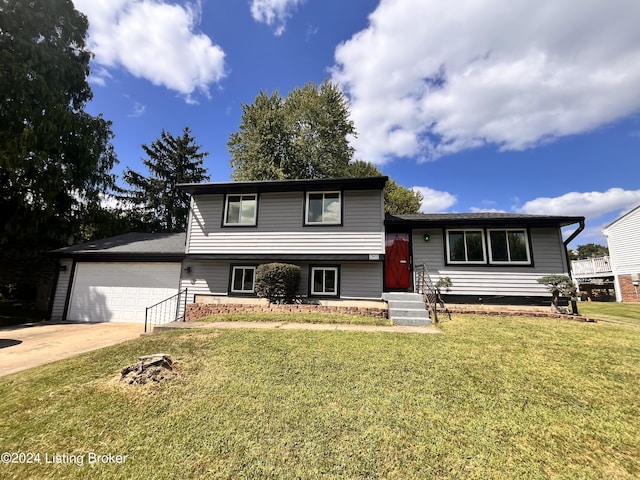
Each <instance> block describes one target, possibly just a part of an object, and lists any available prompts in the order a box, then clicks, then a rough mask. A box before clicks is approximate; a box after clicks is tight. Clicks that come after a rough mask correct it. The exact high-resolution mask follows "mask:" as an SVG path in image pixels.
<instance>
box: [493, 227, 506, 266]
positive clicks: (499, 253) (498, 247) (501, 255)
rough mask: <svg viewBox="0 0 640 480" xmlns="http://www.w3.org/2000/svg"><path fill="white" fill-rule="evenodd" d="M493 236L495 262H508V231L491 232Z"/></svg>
mask: <svg viewBox="0 0 640 480" xmlns="http://www.w3.org/2000/svg"><path fill="white" fill-rule="evenodd" d="M489 235H490V236H491V237H490V238H491V259H492V260H493V261H494V262H507V261H509V255H508V254H507V232H490V233H489Z"/></svg>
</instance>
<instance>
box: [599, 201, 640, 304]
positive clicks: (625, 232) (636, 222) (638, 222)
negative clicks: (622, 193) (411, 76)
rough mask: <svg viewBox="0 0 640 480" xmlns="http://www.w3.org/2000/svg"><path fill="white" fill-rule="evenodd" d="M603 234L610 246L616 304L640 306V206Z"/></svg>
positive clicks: (615, 222) (614, 222)
mask: <svg viewBox="0 0 640 480" xmlns="http://www.w3.org/2000/svg"><path fill="white" fill-rule="evenodd" d="M602 232H603V233H604V234H605V236H606V237H607V244H608V246H609V258H610V265H611V270H612V271H613V276H614V282H615V290H616V300H618V301H619V302H640V240H639V237H638V233H640V205H638V206H637V207H635V208H634V209H633V210H631V211H630V212H627V213H626V214H624V215H622V216H621V217H619V218H618V219H616V220H614V221H613V222H611V223H610V224H609V225H607V226H606V227H605V228H604V229H603V230H602Z"/></svg>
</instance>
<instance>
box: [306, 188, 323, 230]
mask: <svg viewBox="0 0 640 480" xmlns="http://www.w3.org/2000/svg"><path fill="white" fill-rule="evenodd" d="M307 221H308V222H310V223H317V222H321V221H322V194H321V193H311V194H309V212H308V215H307Z"/></svg>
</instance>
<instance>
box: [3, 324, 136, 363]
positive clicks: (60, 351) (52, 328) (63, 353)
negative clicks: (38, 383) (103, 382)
mask: <svg viewBox="0 0 640 480" xmlns="http://www.w3.org/2000/svg"><path fill="white" fill-rule="evenodd" d="M143 332H144V325H140V324H132V323H48V322H43V323H37V324H28V325H18V326H15V327H3V328H0V376H3V375H8V374H10V373H14V372H19V371H21V370H26V369H28V368H32V367H37V366H39V365H44V364H46V363H50V362H54V361H56V360H61V359H63V358H69V357H73V356H74V355H78V354H79V353H83V352H89V351H91V350H97V349H99V348H103V347H107V346H109V345H115V344H117V343H121V342H124V341H125V340H129V339H132V338H137V337H139V336H140V335H141V334H142V333H143Z"/></svg>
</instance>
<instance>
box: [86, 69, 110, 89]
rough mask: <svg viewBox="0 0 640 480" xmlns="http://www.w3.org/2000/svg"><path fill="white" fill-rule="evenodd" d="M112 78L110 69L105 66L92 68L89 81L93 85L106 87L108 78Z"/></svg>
mask: <svg viewBox="0 0 640 480" xmlns="http://www.w3.org/2000/svg"><path fill="white" fill-rule="evenodd" d="M110 78H111V74H110V73H109V70H107V69H106V68H103V67H98V68H92V69H91V74H90V75H89V79H88V80H89V82H90V83H92V84H93V85H98V86H100V87H104V86H105V85H106V84H107V80H109V79H110Z"/></svg>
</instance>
